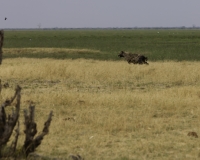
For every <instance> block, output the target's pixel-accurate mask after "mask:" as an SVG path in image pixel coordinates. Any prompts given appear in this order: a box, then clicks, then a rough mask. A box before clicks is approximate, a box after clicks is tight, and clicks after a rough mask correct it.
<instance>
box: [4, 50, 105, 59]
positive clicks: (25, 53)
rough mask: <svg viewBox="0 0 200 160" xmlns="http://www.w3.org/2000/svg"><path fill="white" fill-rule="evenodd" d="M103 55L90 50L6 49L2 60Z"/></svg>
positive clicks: (74, 57) (97, 51)
mask: <svg viewBox="0 0 200 160" xmlns="http://www.w3.org/2000/svg"><path fill="white" fill-rule="evenodd" d="M98 55H100V56H102V55H104V54H103V53H102V52H100V51H99V50H92V49H68V48H9V49H8V48H6V49H4V58H18V57H25V58H55V59H77V58H86V59H88V58H94V57H97V58H98Z"/></svg>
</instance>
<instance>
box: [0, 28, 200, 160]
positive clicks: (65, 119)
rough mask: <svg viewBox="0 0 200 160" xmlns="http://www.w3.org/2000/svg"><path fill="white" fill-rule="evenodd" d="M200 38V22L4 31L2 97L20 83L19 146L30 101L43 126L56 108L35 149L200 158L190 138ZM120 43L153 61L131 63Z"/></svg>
mask: <svg viewBox="0 0 200 160" xmlns="http://www.w3.org/2000/svg"><path fill="white" fill-rule="evenodd" d="M158 32H159V33H158ZM199 37H200V31H199V30H58V31H5V45H4V48H3V52H4V53H3V57H4V59H3V62H2V65H1V66H0V79H1V80H2V83H8V84H9V87H8V88H3V89H2V92H1V97H0V104H1V103H2V102H3V101H5V100H6V99H7V98H10V96H11V95H13V92H14V88H15V86H16V85H17V84H20V86H21V87H22V95H21V97H22V99H21V111H20V114H21V117H20V126H21V127H20V128H21V129H20V138H19V146H20V145H23V140H24V139H23V134H24V133H23V116H22V115H23V109H25V108H27V107H28V105H29V102H30V101H33V102H34V104H35V105H36V111H35V121H36V122H37V124H38V132H40V131H41V130H42V127H43V123H44V121H45V120H46V118H47V116H48V114H49V112H50V111H51V110H53V112H54V116H53V120H52V124H51V126H50V132H49V134H48V135H47V136H46V137H45V138H44V140H43V142H42V144H41V145H40V146H39V148H38V149H37V151H36V153H37V154H39V155H42V156H44V157H52V158H63V159H69V155H70V154H79V155H81V156H82V157H84V158H85V160H90V159H91V160H93V159H95V160H140V159H144V160H145V159H146V160H169V159H173V160H174V159H177V160H193V159H199V157H200V143H199V138H194V137H189V136H187V134H188V132H196V133H197V134H198V135H200V127H199V122H200V116H199V115H200V108H199V104H200V80H199V79H200V72H199V68H200V63H199V62H198V61H199V60H200V57H199V45H200V39H199ZM30 39H31V40H30ZM121 50H125V51H130V52H139V53H142V54H145V55H146V56H147V57H148V59H149V65H134V64H128V63H127V62H126V61H124V60H122V59H119V58H118V57H117V55H118V53H119V52H120V51H121ZM10 108H12V107H10ZM46 159H48V158H46Z"/></svg>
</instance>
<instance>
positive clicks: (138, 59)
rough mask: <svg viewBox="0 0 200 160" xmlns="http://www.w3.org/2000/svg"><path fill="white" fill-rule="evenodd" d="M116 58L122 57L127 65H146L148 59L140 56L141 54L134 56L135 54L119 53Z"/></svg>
mask: <svg viewBox="0 0 200 160" xmlns="http://www.w3.org/2000/svg"><path fill="white" fill-rule="evenodd" d="M118 56H119V57H124V58H125V59H126V60H127V62H128V63H129V64H130V63H133V64H148V63H147V60H148V58H147V57H145V56H144V55H141V54H136V53H134V54H133V53H128V52H124V51H121V52H120V54H119V55H118Z"/></svg>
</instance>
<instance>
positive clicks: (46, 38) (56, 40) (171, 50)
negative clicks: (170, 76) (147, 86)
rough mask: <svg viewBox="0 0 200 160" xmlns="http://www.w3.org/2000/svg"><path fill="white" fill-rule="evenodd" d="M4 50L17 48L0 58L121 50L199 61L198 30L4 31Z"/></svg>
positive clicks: (106, 54) (112, 55) (112, 56)
mask: <svg viewBox="0 0 200 160" xmlns="http://www.w3.org/2000/svg"><path fill="white" fill-rule="evenodd" d="M5 36H6V37H5V45H4V47H5V49H6V48H17V49H20V51H19V52H15V53H9V54H7V53H6V54H5V55H4V58H12V57H13V58H16V57H19V56H20V57H27V58H34V57H35V58H57V59H66V58H72V59H77V58H87V59H91V58H92V59H96V60H118V57H117V56H116V55H117V54H118V53H119V51H121V50H125V51H130V52H138V53H143V54H146V55H148V57H149V59H150V60H151V61H158V60H176V61H181V60H192V61H193V60H200V54H199V48H200V31H199V30H55V31H48V30H47V31H6V32H5ZM23 48H58V49H60V48H64V49H65V48H67V49H78V50H79V49H81V50H82V49H86V50H91V51H94V53H96V51H98V52H100V53H101V54H93V53H92V52H81V54H80V53H79V52H76V54H74V53H73V54H70V53H69V52H67V51H66V50H65V51H63V50H62V51H59V52H56V53H50V52H45V51H44V50H42V51H40V53H39V52H38V54H34V55H33V54H31V52H28V53H29V54H25V53H27V52H26V50H25V51H24V50H23ZM17 53H18V54H17Z"/></svg>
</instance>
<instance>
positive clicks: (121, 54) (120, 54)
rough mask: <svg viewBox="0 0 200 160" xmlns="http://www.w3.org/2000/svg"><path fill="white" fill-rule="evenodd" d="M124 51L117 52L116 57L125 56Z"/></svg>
mask: <svg viewBox="0 0 200 160" xmlns="http://www.w3.org/2000/svg"><path fill="white" fill-rule="evenodd" d="M125 54H126V53H125V52H124V51H121V52H120V53H119V54H118V57H125Z"/></svg>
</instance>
